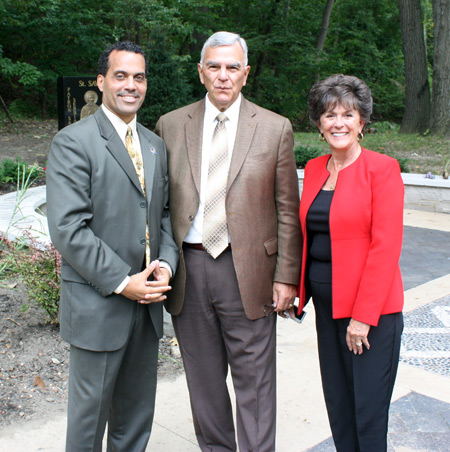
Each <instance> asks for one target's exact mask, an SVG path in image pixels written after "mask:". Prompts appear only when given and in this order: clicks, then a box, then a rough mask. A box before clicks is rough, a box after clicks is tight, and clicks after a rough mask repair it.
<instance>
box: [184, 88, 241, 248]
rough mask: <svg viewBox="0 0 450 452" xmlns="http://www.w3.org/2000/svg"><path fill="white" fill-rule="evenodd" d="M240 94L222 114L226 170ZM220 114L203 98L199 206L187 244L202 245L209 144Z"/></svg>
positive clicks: (236, 120) (230, 153) (234, 138)
mask: <svg viewBox="0 0 450 452" xmlns="http://www.w3.org/2000/svg"><path fill="white" fill-rule="evenodd" d="M241 99H242V97H241V94H239V97H238V98H237V99H236V100H235V101H234V103H233V104H232V105H231V106H230V107H229V108H228V109H227V110H225V111H224V112H223V113H224V114H225V115H226V117H227V118H228V120H227V121H225V128H226V129H227V140H228V168H229V167H230V162H231V157H232V154H233V149H234V142H235V141H236V132H237V127H238V122H239V111H240V108H241ZM219 113H220V110H218V109H217V108H216V107H215V106H214V105H213V104H212V103H211V101H210V100H209V97H208V95H206V98H205V115H204V118H203V138H202V167H201V174H200V204H199V207H198V212H197V215H196V216H195V218H194V221H193V223H192V226H191V227H190V228H189V231H188V233H187V234H186V237H185V239H184V241H185V242H188V243H202V238H203V212H204V209H205V201H206V187H207V184H208V169H209V156H210V152H211V142H212V136H213V133H214V129H215V128H216V125H217V121H216V117H217V115H218V114H219Z"/></svg>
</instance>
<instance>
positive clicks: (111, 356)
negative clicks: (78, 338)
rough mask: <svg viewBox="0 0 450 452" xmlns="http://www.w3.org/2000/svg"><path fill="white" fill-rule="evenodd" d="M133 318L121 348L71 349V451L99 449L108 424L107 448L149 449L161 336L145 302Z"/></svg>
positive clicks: (126, 451) (97, 451)
mask: <svg viewBox="0 0 450 452" xmlns="http://www.w3.org/2000/svg"><path fill="white" fill-rule="evenodd" d="M105 302H107V301H105ZM130 303H133V302H132V301H130ZM133 316H134V318H133V321H132V328H131V331H130V333H129V337H128V340H127V342H126V344H125V346H124V347H122V348H121V349H119V350H117V351H112V352H94V351H90V350H83V349H81V348H77V347H74V346H73V345H72V346H71V348H70V374H69V404H68V415H67V441H66V451H67V452H100V451H101V450H102V440H103V435H104V432H105V427H106V423H108V447H107V451H111V452H144V451H145V448H146V445H147V443H148V440H149V438H150V432H151V428H152V421H153V413H154V404H155V394H156V372H157V364H158V342H159V340H158V337H157V336H156V333H155V329H154V327H153V323H152V321H151V319H150V315H149V312H148V307H147V306H146V305H140V304H137V303H136V306H135V309H134V314H133Z"/></svg>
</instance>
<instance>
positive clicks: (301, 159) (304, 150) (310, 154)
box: [294, 146, 322, 168]
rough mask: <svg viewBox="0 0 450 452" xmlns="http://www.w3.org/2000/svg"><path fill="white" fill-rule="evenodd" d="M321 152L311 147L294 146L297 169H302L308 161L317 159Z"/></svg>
mask: <svg viewBox="0 0 450 452" xmlns="http://www.w3.org/2000/svg"><path fill="white" fill-rule="evenodd" d="M321 153H322V151H321V150H320V149H319V148H316V147H313V146H296V147H295V149H294V156H295V163H296V164H297V168H304V167H305V166H306V164H307V163H308V161H309V160H311V159H313V158H315V157H318V156H319V155H320V154H321Z"/></svg>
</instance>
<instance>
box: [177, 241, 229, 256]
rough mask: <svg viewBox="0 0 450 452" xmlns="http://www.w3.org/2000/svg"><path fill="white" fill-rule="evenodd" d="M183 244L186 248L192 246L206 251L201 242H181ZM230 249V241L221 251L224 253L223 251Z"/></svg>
mask: <svg viewBox="0 0 450 452" xmlns="http://www.w3.org/2000/svg"><path fill="white" fill-rule="evenodd" d="M183 246H184V247H186V248H192V249H194V250H199V251H205V252H207V251H206V249H205V247H204V246H203V245H202V244H201V243H188V242H183ZM230 250H231V243H229V244H228V246H227V247H226V248H225V249H224V250H223V251H222V253H225V251H230Z"/></svg>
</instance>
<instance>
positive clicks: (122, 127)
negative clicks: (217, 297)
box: [101, 104, 172, 293]
mask: <svg viewBox="0 0 450 452" xmlns="http://www.w3.org/2000/svg"><path fill="white" fill-rule="evenodd" d="M101 108H102V109H103V112H104V113H105V115H106V116H107V118H108V119H109V120H110V121H111V124H112V125H113V127H114V129H115V130H116V132H117V133H118V135H119V137H120V139H121V140H122V143H123V145H124V146H125V149H126V147H127V145H126V135H127V130H128V127H131V131H132V132H133V149H134V150H135V151H136V152H138V153H139V154H140V155H141V158H142V150H141V142H140V141H139V134H138V133H137V129H136V122H137V121H136V115H134V118H133V119H132V120H131V121H130V122H129V123H128V124H127V123H126V122H124V121H122V119H120V118H119V117H118V116H117V115H115V114H114V113H113V112H112V111H111V110H108V108H107V107H105V106H104V105H103V104H102V105H101ZM160 267H161V268H167V270H169V273H170V277H172V268H171V267H170V265H169V264H168V263H167V262H164V261H160ZM129 281H130V277H129V276H126V277H125V279H124V280H123V281H122V282H121V283H120V284H119V287H117V288H116V289H115V290H114V292H115V293H121V292H122V291H123V289H125V287H126V286H127V284H128V282H129Z"/></svg>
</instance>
